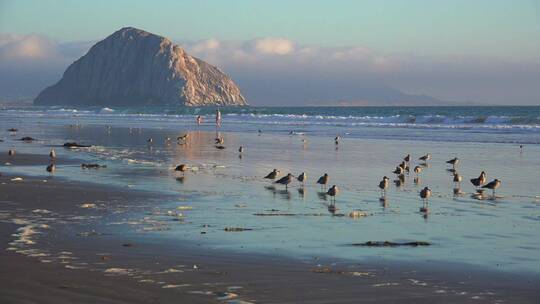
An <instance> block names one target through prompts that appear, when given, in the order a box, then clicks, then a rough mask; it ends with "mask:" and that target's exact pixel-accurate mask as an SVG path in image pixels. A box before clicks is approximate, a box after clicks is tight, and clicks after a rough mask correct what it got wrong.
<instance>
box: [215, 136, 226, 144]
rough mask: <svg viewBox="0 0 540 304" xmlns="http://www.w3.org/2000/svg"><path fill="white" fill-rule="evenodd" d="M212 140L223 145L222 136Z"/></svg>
mask: <svg viewBox="0 0 540 304" xmlns="http://www.w3.org/2000/svg"><path fill="white" fill-rule="evenodd" d="M214 141H215V143H216V144H220V145H223V144H224V143H225V139H223V137H216V138H215V139H214Z"/></svg>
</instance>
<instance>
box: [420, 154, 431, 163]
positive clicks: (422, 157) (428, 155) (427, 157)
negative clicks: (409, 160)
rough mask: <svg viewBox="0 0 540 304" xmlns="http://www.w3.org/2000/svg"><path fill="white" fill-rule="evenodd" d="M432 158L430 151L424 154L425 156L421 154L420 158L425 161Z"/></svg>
mask: <svg viewBox="0 0 540 304" xmlns="http://www.w3.org/2000/svg"><path fill="white" fill-rule="evenodd" d="M430 159H431V154H429V153H428V154H426V155H424V156H421V157H420V158H419V160H421V161H423V162H427V161H428V160H430Z"/></svg>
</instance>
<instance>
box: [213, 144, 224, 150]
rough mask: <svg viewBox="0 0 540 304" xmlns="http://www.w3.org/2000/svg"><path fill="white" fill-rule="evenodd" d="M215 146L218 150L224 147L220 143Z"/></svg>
mask: <svg viewBox="0 0 540 304" xmlns="http://www.w3.org/2000/svg"><path fill="white" fill-rule="evenodd" d="M215 147H216V149H218V150H224V149H225V146H222V145H216V146H215Z"/></svg>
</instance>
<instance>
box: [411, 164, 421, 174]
mask: <svg viewBox="0 0 540 304" xmlns="http://www.w3.org/2000/svg"><path fill="white" fill-rule="evenodd" d="M413 171H414V173H415V174H416V176H418V174H420V172H422V167H420V166H416V167H414V170H413Z"/></svg>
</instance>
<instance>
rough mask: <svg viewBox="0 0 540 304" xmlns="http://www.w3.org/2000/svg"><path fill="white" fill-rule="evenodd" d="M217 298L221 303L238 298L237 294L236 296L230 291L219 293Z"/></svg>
mask: <svg viewBox="0 0 540 304" xmlns="http://www.w3.org/2000/svg"><path fill="white" fill-rule="evenodd" d="M216 296H217V299H218V300H220V301H225V300H232V299H234V298H237V297H238V295H237V294H235V293H233V292H228V291H224V292H217V293H216Z"/></svg>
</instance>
